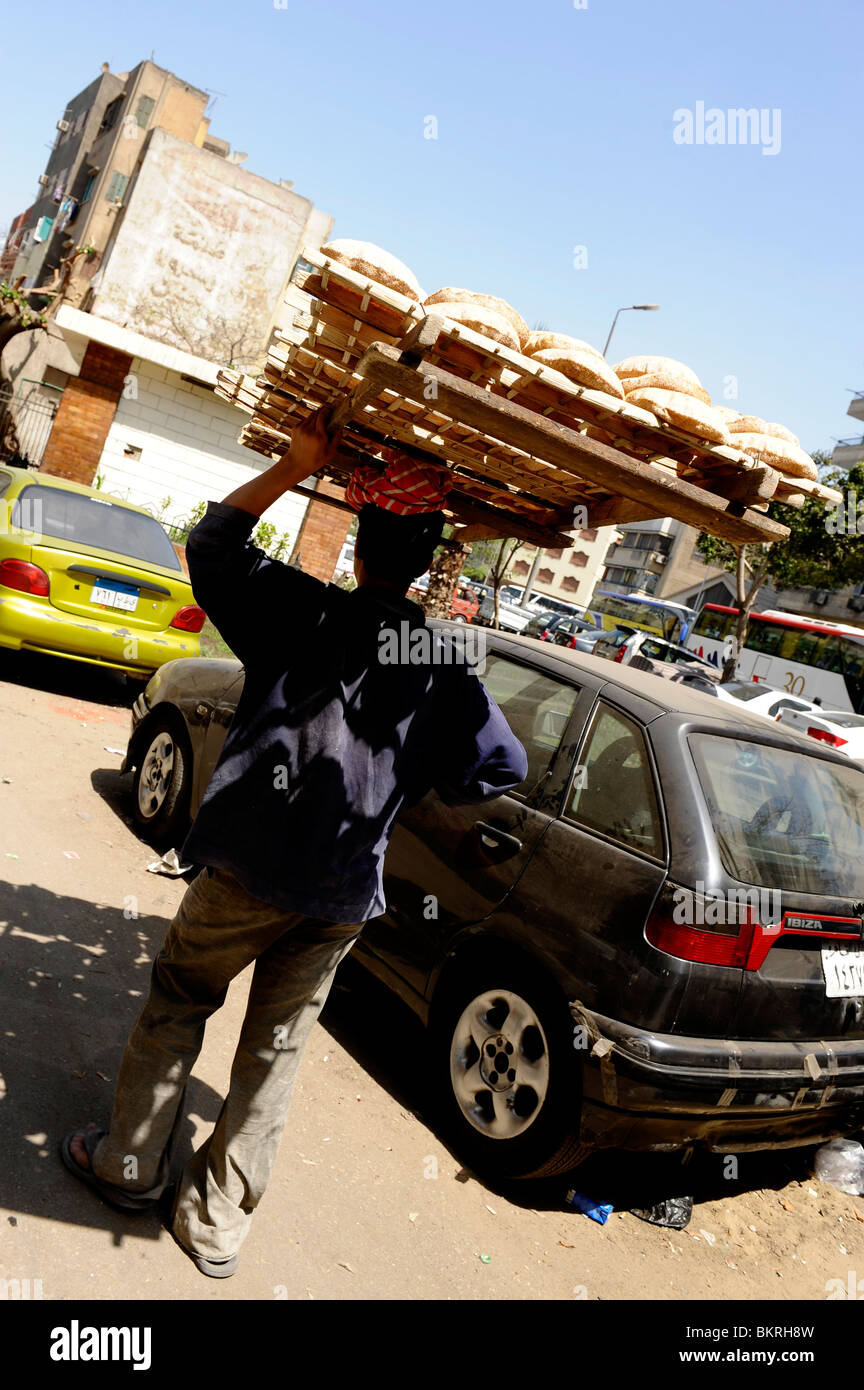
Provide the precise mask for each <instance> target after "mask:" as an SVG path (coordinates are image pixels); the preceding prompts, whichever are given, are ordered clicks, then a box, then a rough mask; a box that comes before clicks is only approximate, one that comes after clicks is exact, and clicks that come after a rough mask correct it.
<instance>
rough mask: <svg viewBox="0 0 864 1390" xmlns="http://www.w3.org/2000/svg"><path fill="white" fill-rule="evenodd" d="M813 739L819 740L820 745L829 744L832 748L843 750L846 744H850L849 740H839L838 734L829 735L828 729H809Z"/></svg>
mask: <svg viewBox="0 0 864 1390" xmlns="http://www.w3.org/2000/svg"><path fill="white" fill-rule="evenodd" d="M807 732H808V734H809V735H810V737H811V738H818V740H819V742H820V743H827V744H828V745H829V747H831V748H842V747H843V745H844V743H848V742H849V740H848V738H838V737H837V735H836V734H829V732H828V730H827V729H808V730H807Z"/></svg>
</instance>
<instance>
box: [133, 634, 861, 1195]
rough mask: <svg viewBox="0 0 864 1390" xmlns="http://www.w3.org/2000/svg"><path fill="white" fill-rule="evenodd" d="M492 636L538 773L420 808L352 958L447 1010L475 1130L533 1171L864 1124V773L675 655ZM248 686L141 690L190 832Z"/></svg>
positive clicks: (224, 680) (445, 1033)
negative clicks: (685, 667) (637, 663)
mask: <svg viewBox="0 0 864 1390" xmlns="http://www.w3.org/2000/svg"><path fill="white" fill-rule="evenodd" d="M443 626H445V627H449V626H450V625H447V624H444V625H443ZM463 631H464V629H463ZM486 636H487V655H486V661H485V672H484V674H483V676H482V679H483V680H484V681H485V683H486V685H487V687H488V688H489V690H490V692H491V693H492V695H493V696H494V698H495V699H496V700H497V701H498V703H499V705H500V706H501V708H502V709H503V711H504V712H505V714H506V716H507V719H508V720H509V722H510V724H511V727H512V728H513V729H514V731H515V733H516V734H517V736H518V737H519V738H520V739H521V741H522V743H523V744H524V746H525V748H526V750H527V753H528V761H529V772H528V776H527V778H526V780H525V782H524V783H523V785H522V786H521V787H519V788H518V789H517V790H516V791H515V792H513V793H511V794H509V795H507V796H502V797H500V798H499V799H498V800H496V801H494V802H492V803H487V804H486V805H484V806H481V807H476V806H474V807H471V806H466V807H449V806H445V805H444V803H443V802H442V801H441V800H439V799H438V797H437V796H436V795H435V794H434V793H430V794H429V795H428V796H426V797H425V798H424V799H423V800H422V801H421V802H419V803H418V804H417V805H415V806H413V807H411V808H410V809H406V810H404V811H403V813H402V815H401V817H400V819H399V822H398V824H397V828H396V830H395V833H394V835H393V839H392V842H391V845H390V848H389V850H388V854H387V859H386V864H385V889H386V897H387V912H386V914H385V915H384V916H382V917H379V918H376V919H374V920H372V921H370V922H369V923H368V925H367V927H366V928H365V930H364V932H363V935H362V937H361V938H360V940H359V941H358V944H357V946H356V947H355V949H354V953H353V954H354V957H355V959H357V960H358V961H359V962H360V963H361V964H363V965H364V966H365V967H367V968H368V969H369V970H371V971H372V972H373V973H374V974H375V975H376V976H378V977H379V978H380V979H381V980H383V981H384V982H385V983H386V984H387V986H389V987H390V988H391V989H392V990H394V991H395V992H396V993H397V994H398V995H399V996H400V997H401V998H402V999H403V1000H404V1001H406V1002H407V1003H408V1005H409V1006H410V1007H411V1009H413V1010H414V1011H415V1012H416V1014H417V1015H419V1017H420V1019H421V1020H422V1021H423V1022H424V1024H426V1025H427V1028H428V1038H429V1042H430V1059H431V1067H432V1077H433V1080H435V1081H436V1082H437V1084H438V1086H439V1087H440V1093H441V1096H442V1105H443V1110H442V1115H443V1118H444V1119H445V1120H446V1122H447V1127H448V1129H449V1133H450V1135H451V1138H452V1139H453V1141H454V1145H455V1147H456V1148H457V1149H458V1150H460V1151H461V1153H462V1154H463V1155H464V1157H465V1159H466V1160H467V1161H468V1162H469V1163H470V1164H472V1165H473V1166H475V1167H477V1168H478V1169H485V1171H487V1172H489V1173H490V1174H494V1175H495V1176H499V1177H500V1176H510V1177H523V1176H529V1175H532V1176H533V1175H541V1174H550V1173H555V1172H563V1171H566V1170H567V1169H569V1168H571V1167H573V1166H574V1165H575V1164H576V1163H577V1162H579V1161H580V1160H581V1159H582V1158H583V1157H584V1156H585V1155H586V1154H587V1153H588V1152H590V1150H591V1149H593V1148H597V1147H602V1146H620V1147H627V1148H637V1149H639V1148H641V1149H675V1148H678V1147H683V1146H690V1145H705V1146H707V1147H709V1148H711V1149H713V1150H717V1151H734V1152H740V1151H742V1150H744V1149H759V1148H770V1147H773V1146H775V1145H781V1146H782V1145H796V1144H808V1143H816V1142H818V1141H821V1140H823V1139H826V1138H829V1137H831V1136H833V1135H839V1134H844V1133H848V1132H850V1131H853V1130H855V1129H856V1128H858V1127H860V1125H861V1124H862V1121H864V940H862V919H864V828H862V827H864V771H862V770H861V769H860V768H859V767H858V766H856V765H854V764H852V763H850V761H849V760H848V759H844V758H843V757H842V756H841V755H838V754H834V753H832V752H831V751H830V750H828V749H824V748H822V747H820V746H819V745H814V743H813V741H812V740H807V739H806V738H804V737H802V736H799V735H796V734H794V733H791V732H790V731H787V730H786V729H784V728H783V726H782V725H774V724H771V723H769V722H768V721H766V720H765V719H761V718H759V717H758V716H753V715H750V714H748V713H747V712H746V710H742V711H740V712H739V711H738V710H736V709H730V707H729V706H728V705H723V706H722V707H719V705H718V701H716V700H711V699H710V698H709V697H707V696H704V695H702V694H700V693H698V692H694V691H692V690H688V689H687V688H686V687H682V686H679V685H675V684H672V683H669V682H667V681H664V680H661V679H660V678H659V677H657V676H653V675H648V674H645V673H643V672H636V671H633V670H632V669H629V668H628V667H621V666H615V665H613V664H612V663H611V662H609V661H607V660H602V659H600V658H597V657H593V656H586V655H581V654H578V653H572V652H568V651H565V650H563V649H561V648H558V647H554V646H551V645H541V644H540V643H538V642H536V641H534V640H531V639H525V638H518V637H509V636H506V635H504V634H501V633H496V632H490V633H488V634H486ZM242 681H243V672H242V668H241V667H240V666H239V664H238V663H236V662H224V661H204V660H199V661H176V662H173V663H169V664H168V665H166V666H164V667H162V669H161V670H160V671H159V672H158V673H157V674H156V675H155V676H154V677H153V679H152V680H151V681H150V684H149V685H148V686H147V688H146V690H145V691H144V692H143V693H142V694H141V696H139V698H138V700H137V701H136V704H135V709H134V714H133V732H132V737H131V739H130V743H129V749H128V752H127V757H126V762H125V764H124V769H130V768H134V769H135V779H134V796H135V802H134V805H135V814H136V816H137V818H138V821H139V822H140V824H142V825H143V826H145V827H146V826H149V827H150V828H151V830H153V831H154V832H155V831H158V832H160V833H161V834H162V835H166V834H168V835H170V836H171V837H172V838H173V839H174V841H175V843H179V841H180V838H181V837H182V834H183V830H184V828H185V824H186V823H187V821H188V816H189V814H190V811H191V810H194V808H195V807H196V805H197V803H198V802H199V801H200V798H201V796H202V794H203V790H204V787H205V786H206V783H207V780H208V778H209V776H210V772H211V771H212V767H213V764H214V762H215V760H216V757H217V756H218V753H219V750H220V748H221V745H222V741H223V739H224V736H225V731H226V728H227V725H228V723H229V722H230V719H231V716H232V713H233V709H234V707H235V705H236V701H237V697H238V695H239V691H240V688H241V685H242Z"/></svg>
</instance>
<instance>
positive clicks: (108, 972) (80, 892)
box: [0, 659, 864, 1301]
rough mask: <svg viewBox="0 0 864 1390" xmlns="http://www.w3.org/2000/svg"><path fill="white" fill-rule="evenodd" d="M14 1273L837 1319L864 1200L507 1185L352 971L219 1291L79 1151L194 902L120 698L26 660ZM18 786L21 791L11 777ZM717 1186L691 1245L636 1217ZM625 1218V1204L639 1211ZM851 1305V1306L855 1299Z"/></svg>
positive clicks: (16, 813) (643, 1178)
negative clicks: (141, 812) (120, 1199)
mask: <svg viewBox="0 0 864 1390" xmlns="http://www.w3.org/2000/svg"><path fill="white" fill-rule="evenodd" d="M0 678H2V679H0V777H2V778H3V781H2V782H0V878H2V880H3V882H2V884H0V1280H2V1279H16V1278H17V1279H31V1280H41V1290H42V1296H43V1298H45V1299H79V1298H84V1299H97V1300H98V1299H106V1298H120V1299H184V1298H196V1299H200V1298H205V1299H211V1300H238V1299H240V1300H242V1299H274V1298H277V1299H278V1298H288V1299H323V1298H338V1299H397V1298H411V1299H525V1298H527V1299H582V1298H587V1299H615V1298H637V1299H681V1298H696V1299H705V1300H714V1301H718V1300H724V1299H735V1298H745V1299H778V1300H782V1299H790V1298H805V1299H813V1300H824V1299H825V1298H826V1297H827V1296H828V1293H829V1291H830V1288H826V1285H827V1282H828V1281H829V1280H839V1281H841V1283H842V1286H843V1287H845V1288H848V1287H849V1280H850V1275H851V1277H852V1279H853V1285H854V1281H855V1279H857V1278H861V1279H862V1285H861V1289H862V1294H864V1199H861V1198H854V1197H847V1196H843V1195H842V1194H839V1193H837V1192H835V1191H833V1190H832V1189H831V1188H829V1187H827V1186H825V1185H823V1184H821V1183H818V1182H816V1181H815V1180H814V1179H813V1178H812V1177H810V1176H809V1160H810V1156H811V1152H812V1151H810V1150H786V1151H781V1152H775V1153H773V1154H769V1155H761V1156H758V1157H757V1156H747V1155H745V1156H742V1157H741V1158H740V1159H739V1161H738V1172H737V1176H736V1175H734V1174H731V1173H730V1172H729V1165H728V1164H725V1163H724V1160H723V1158H721V1157H719V1156H705V1157H703V1158H699V1157H698V1156H697V1157H696V1158H694V1159H693V1160H692V1162H691V1164H690V1165H689V1167H688V1168H687V1169H685V1170H682V1168H681V1167H680V1164H679V1163H678V1161H677V1160H675V1159H666V1158H664V1159H662V1160H661V1159H656V1160H647V1159H645V1158H638V1157H634V1156H630V1157H624V1156H615V1157H609V1156H606V1157H595V1158H594V1159H592V1160H591V1161H590V1163H589V1164H586V1165H585V1166H584V1167H583V1168H582V1169H581V1170H580V1172H579V1173H578V1174H577V1175H575V1176H574V1178H573V1179H572V1181H573V1182H574V1183H575V1184H576V1186H577V1187H579V1189H580V1190H582V1191H584V1192H587V1193H590V1194H591V1195H592V1196H594V1197H595V1198H599V1199H601V1200H610V1201H612V1202H613V1203H614V1204H615V1206H616V1211H615V1213H614V1214H613V1215H612V1216H611V1217H610V1219H609V1221H608V1222H607V1224H606V1225H605V1226H600V1225H598V1224H597V1223H596V1222H594V1221H591V1220H589V1219H588V1218H586V1217H584V1216H579V1215H575V1214H572V1213H570V1212H567V1211H565V1210H563V1198H564V1195H565V1192H566V1190H567V1188H568V1186H570V1185H571V1182H570V1180H568V1179H566V1178H564V1179H556V1180H554V1181H546V1182H543V1183H537V1182H534V1183H524V1184H518V1185H515V1186H514V1185H510V1187H508V1188H507V1189H505V1190H494V1189H493V1188H492V1187H490V1186H488V1185H487V1184H485V1183H484V1182H483V1181H482V1180H480V1179H479V1178H478V1177H477V1176H475V1175H473V1174H471V1173H469V1172H466V1171H465V1170H464V1169H463V1168H462V1166H461V1165H460V1163H459V1161H458V1159H456V1158H455V1157H454V1156H453V1155H452V1154H451V1153H450V1152H449V1151H448V1150H447V1148H446V1147H445V1145H444V1144H443V1143H442V1142H441V1140H440V1139H439V1138H438V1137H437V1135H436V1134H435V1133H434V1132H433V1131H432V1130H431V1129H430V1128H429V1127H427V1123H426V1122H425V1120H424V1118H423V1117H424V1115H426V1114H427V1113H428V1110H429V1098H428V1096H427V1095H426V1094H425V1091H424V1087H423V1080H422V1074H421V1072H420V1070H419V1068H418V1067H417V1065H416V1059H417V1057H418V1055H419V1039H418V1032H417V1026H416V1025H415V1024H414V1022H413V1021H412V1018H411V1016H410V1015H409V1014H408V1013H407V1012H406V1011H404V1010H403V1008H402V1006H400V1005H399V1004H398V1003H396V1002H395V1001H393V1000H392V999H391V997H390V996H389V995H388V994H387V993H386V991H384V989H383V988H382V987H381V986H380V985H378V984H377V983H376V982H375V981H373V980H371V979H370V978H368V977H367V976H366V975H365V973H364V972H363V971H362V970H361V969H360V968H359V967H358V966H356V965H355V964H354V963H352V962H350V961H349V962H348V963H347V965H346V967H344V968H343V971H342V972H340V977H339V979H338V980H337V985H336V987H335V988H334V991H333V994H332V995H331V998H330V1001H329V1003H328V1006H327V1009H326V1011H325V1013H324V1015H323V1018H322V1022H321V1024H319V1026H317V1027H316V1029H315V1031H314V1033H313V1036H312V1039H311V1041H310V1044H309V1047H308V1049H307V1053H306V1056H305V1059H304V1062H303V1066H302V1069H301V1072H300V1077H299V1081H298V1085H297V1090H296V1092H295V1100H294V1105H293V1110H292V1114H291V1117H290V1118H289V1123H288V1127H287V1130H286V1133H285V1138H284V1141H283V1144H282V1150H281V1153H280V1157H279V1161H278V1165H277V1167H276V1171H275V1174H274V1177H273V1180H272V1183H271V1186H270V1188H269V1189H268V1191H267V1194H266V1196H265V1198H264V1201H263V1203H262V1205H261V1207H260V1208H259V1211H258V1213H257V1215H256V1219H255V1222H254V1224H253V1227H252V1232H251V1235H250V1236H249V1238H248V1240H247V1242H246V1244H245V1245H244V1247H243V1249H242V1251H241V1256H240V1269H239V1272H238V1273H237V1274H236V1275H235V1276H234V1278H232V1279H228V1280H225V1281H212V1280H207V1279H205V1278H203V1277H202V1276H201V1275H200V1274H198V1272H197V1271H196V1270H195V1268H194V1267H193V1265H192V1264H191V1262H190V1261H189V1260H188V1259H187V1258H186V1257H185V1256H184V1255H183V1254H182V1252H181V1251H179V1250H178V1249H177V1247H176V1246H175V1245H174V1244H173V1242H172V1241H171V1240H170V1238H169V1237H168V1236H167V1234H166V1233H165V1232H164V1231H163V1230H161V1228H160V1226H159V1224H158V1221H157V1219H156V1218H155V1217H153V1216H150V1215H139V1216H136V1217H128V1218H127V1217H124V1216H122V1215H120V1214H119V1213H115V1212H113V1211H112V1210H111V1209H110V1208H108V1207H105V1206H103V1204H102V1203H101V1202H99V1201H98V1200H97V1199H96V1198H94V1197H93V1196H92V1195H91V1193H90V1192H89V1191H87V1190H86V1189H85V1188H84V1187H82V1186H80V1185H79V1184H78V1183H76V1182H75V1181H74V1180H73V1179H72V1178H71V1177H69V1176H68V1175H67V1174H66V1172H65V1170H64V1169H63V1168H62V1166H61V1164H60V1162H59V1159H58V1157H57V1152H56V1150H57V1142H58V1139H59V1137H60V1136H62V1135H63V1134H64V1133H65V1132H66V1131H67V1130H69V1129H71V1128H72V1127H74V1126H75V1125H77V1124H82V1123H84V1122H86V1121H87V1120H90V1119H93V1120H96V1121H98V1122H103V1123H104V1122H105V1121H107V1119H108V1117H109V1115H110V1105H111V1097H112V1094H113V1081H114V1077H115V1076H116V1072H117V1066H118V1063H119V1059H120V1055H121V1052H122V1049H123V1045H124V1042H125V1039H126V1036H127V1033H128V1030H129V1028H130V1026H131V1024H132V1022H133V1021H134V1019H135V1017H136V1015H137V1012H138V1010H139V1008H140V1005H141V1001H142V996H143V995H144V993H145V991H146V988H147V980H148V973H149V967H150V962H151V960H152V957H153V955H154V953H155V952H156V950H158V947H159V945H160V944H161V940H162V937H163V935H164V932H165V930H166V927H167V925H168V922H169V921H170V919H171V916H172V914H173V912H174V910H175V908H176V905H177V903H178V902H179V900H180V898H181V896H182V893H183V891H184V884H183V882H178V881H176V880H172V879H167V878H163V877H158V876H156V875H154V874H150V873H147V872H146V866H147V864H148V863H150V862H151V861H152V860H153V859H154V858H155V857H156V856H155V855H154V853H153V851H152V850H151V849H150V847H149V846H148V845H146V844H145V843H143V842H142V841H141V840H140V839H139V838H138V837H137V835H136V833H135V832H134V830H133V829H132V827H131V825H130V823H129V820H128V814H129V813H128V782H129V779H128V778H124V777H121V776H120V775H119V772H118V771H117V769H118V768H119V766H120V762H121V757H120V755H119V754H118V753H117V752H114V751H109V750H113V749H123V748H124V747H125V743H126V736H127V731H128V724H129V716H128V711H127V708H126V704H127V703H128V702H130V701H131V698H132V697H131V695H129V694H128V693H127V692H126V690H125V689H124V688H123V686H122V685H121V684H120V683H119V682H116V683H115V682H114V681H113V680H112V679H111V678H110V677H106V676H103V675H101V674H99V673H93V672H90V671H89V670H87V669H86V668H84V667H80V666H79V667H76V666H72V665H67V664H64V663H52V662H48V661H43V660H41V659H38V660H37V659H31V660H28V661H26V662H22V661H20V660H15V661H10V660H8V659H4V660H3V661H2V662H0ZM7 778H8V779H9V780H8V781H7V780H6V779H7ZM247 988H248V977H240V979H239V980H237V981H235V983H234V985H233V986H232V988H231V990H230V992H229V996H228V1000H227V1003H226V1004H225V1006H224V1008H223V1009H222V1010H221V1011H220V1013H219V1014H217V1015H216V1016H215V1017H214V1018H213V1020H212V1021H211V1023H210V1025H209V1026H208V1029H207V1037H206V1041H205V1046H204V1051H203V1053H202V1055H201V1057H200V1059H199V1062H198V1065H197V1066H196V1068H195V1072H194V1074H193V1078H192V1082H191V1085H190V1089H189V1095H188V1115H189V1118H188V1120H187V1123H186V1125H185V1128H184V1134H183V1148H182V1151H181V1156H185V1154H186V1153H188V1152H189V1150H190V1147H191V1146H192V1145H193V1144H194V1143H195V1141H196V1139H197V1138H198V1137H199V1136H201V1135H202V1134H204V1133H206V1132H207V1129H208V1127H209V1126H210V1125H211V1124H212V1122H213V1120H214V1119H215V1117H216V1114H217V1112H218V1108H219V1104H220V1100H221V1096H222V1095H223V1094H224V1087H225V1084H226V1080H227V1076H228V1070H229V1067H230V1060H231V1055H232V1051H233V1044H234V1039H235V1038H236V1035H237V1032H238V1029H239V1024H240V1020H241V1018H242V1013H243V1007H244V998H245V993H246V989H247ZM676 1191H677V1192H679V1193H680V1192H681V1191H689V1192H695V1195H696V1198H697V1205H696V1207H695V1209H694V1213H693V1218H692V1220H691V1222H690V1225H689V1226H688V1227H687V1228H686V1229H685V1230H683V1231H674V1230H673V1231H669V1230H663V1229H659V1228H657V1227H653V1226H650V1225H647V1224H646V1223H644V1222H642V1221H640V1220H638V1219H637V1218H636V1217H635V1216H632V1215H630V1214H629V1212H628V1210H627V1208H629V1207H631V1206H633V1205H637V1204H644V1203H645V1202H647V1201H650V1200H652V1199H653V1198H655V1197H657V1196H658V1195H662V1194H665V1195H674V1194H675V1193H676ZM618 1208H622V1209H623V1210H618ZM836 1287H837V1286H834V1288H835V1296H836Z"/></svg>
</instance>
